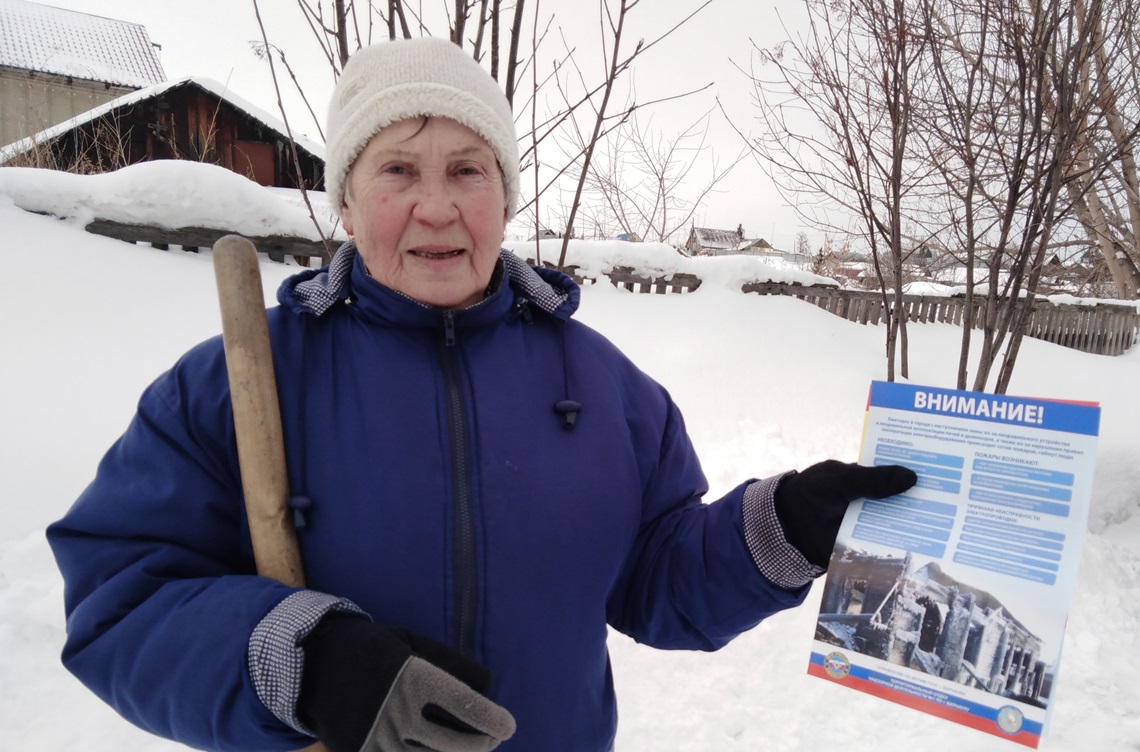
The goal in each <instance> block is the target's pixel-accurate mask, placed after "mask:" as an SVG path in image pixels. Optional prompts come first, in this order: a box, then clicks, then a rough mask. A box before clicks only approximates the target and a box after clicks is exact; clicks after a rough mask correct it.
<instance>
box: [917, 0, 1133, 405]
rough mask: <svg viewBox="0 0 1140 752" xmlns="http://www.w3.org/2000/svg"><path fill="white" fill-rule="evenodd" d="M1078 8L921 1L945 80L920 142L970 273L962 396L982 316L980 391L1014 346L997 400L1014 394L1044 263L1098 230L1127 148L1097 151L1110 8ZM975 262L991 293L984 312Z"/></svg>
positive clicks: (1038, 0) (927, 102) (938, 81)
mask: <svg viewBox="0 0 1140 752" xmlns="http://www.w3.org/2000/svg"><path fill="white" fill-rule="evenodd" d="M1079 5H1080V7H1079V8H1077V7H1075V6H1072V7H1071V6H1070V4H1069V3H1065V2H1060V0H1026V1H1025V2H1010V1H1009V0H973V1H972V2H963V1H962V0H925V1H924V3H923V13H924V23H925V25H926V29H927V34H928V37H929V38H930V48H929V49H930V54H931V59H932V61H933V66H932V67H933V70H934V71H935V74H936V75H935V76H933V77H932V79H931V81H932V83H933V86H931V87H930V89H929V90H928V91H926V92H925V97H926V98H925V99H924V101H923V105H922V106H921V107H920V108H919V111H920V112H921V113H922V120H923V123H924V127H922V128H921V129H920V131H921V132H922V133H923V134H924V146H925V149H924V152H923V156H924V157H925V158H926V159H928V160H929V163H930V164H931V165H932V167H933V169H934V170H935V171H936V172H937V173H938V174H939V175H940V176H941V178H942V185H943V188H944V189H943V191H942V192H941V195H940V197H939V198H938V199H937V200H935V201H933V202H931V207H932V209H931V210H932V212H934V213H936V214H940V215H941V216H942V217H943V219H944V225H945V226H946V228H947V234H948V235H949V236H950V237H953V238H954V240H955V244H956V248H957V249H958V252H959V253H960V254H961V257H962V260H963V262H964V263H965V265H966V289H967V292H966V295H967V311H968V314H967V318H966V322H965V324H966V325H965V326H964V328H963V337H962V347H961V354H960V357H959V368H958V385H959V387H960V388H966V384H967V380H968V375H967V372H966V365H967V362H968V356H969V354H970V351H971V331H972V326H973V324H974V323H975V322H974V320H973V318H972V316H973V312H974V311H975V310H979V311H980V312H981V314H982V317H983V318H982V319H981V320H980V321H978V322H976V323H977V324H979V325H980V327H981V345H980V353H979V364H978V370H977V373H976V374H975V375H974V379H973V386H972V388H973V389H975V390H984V389H985V388H986V386H987V384H988V383H990V381H991V379H992V378H993V377H994V368H995V366H996V364H997V360H998V358H999V357H1001V356H1002V348H1003V347H1004V348H1005V350H1004V358H1003V362H1002V365H1001V368H1000V370H999V371H998V372H997V375H996V380H995V382H994V390H995V391H997V392H1004V391H1005V390H1006V389H1007V388H1008V386H1009V381H1010V378H1011V376H1012V373H1013V368H1014V365H1015V364H1016V361H1017V354H1018V352H1019V349H1020V344H1021V341H1022V338H1023V336H1024V333H1025V330H1026V328H1027V326H1028V322H1029V318H1030V316H1031V314H1032V307H1033V300H1034V297H1035V295H1036V293H1037V291H1038V289H1039V285H1040V282H1041V278H1042V274H1043V272H1044V269H1045V266H1046V261H1047V259H1048V258H1050V257H1051V254H1052V253H1054V250H1053V249H1060V248H1061V246H1060V245H1059V244H1058V239H1059V237H1060V235H1062V234H1064V233H1066V232H1068V229H1067V227H1066V222H1068V221H1069V220H1070V218H1071V217H1073V216H1076V217H1077V218H1078V219H1081V220H1082V221H1083V222H1085V223H1086V225H1085V226H1086V228H1089V227H1091V226H1092V225H1090V224H1088V223H1090V222H1095V221H1096V220H1095V219H1094V218H1095V217H1096V216H1097V214H1098V212H1100V210H1101V204H1100V202H1099V200H1098V196H1097V194H1096V193H1095V192H1094V191H1092V188H1093V187H1094V186H1095V185H1096V184H1097V182H1098V181H1100V180H1101V179H1102V177H1103V175H1104V174H1105V173H1106V170H1107V169H1108V167H1109V165H1110V164H1112V163H1113V161H1114V160H1117V159H1118V158H1119V155H1120V151H1119V150H1118V148H1117V147H1116V146H1112V147H1110V148H1108V149H1096V148H1094V142H1095V139H1096V137H1097V134H1098V132H1099V131H1100V130H1101V129H1102V128H1103V124H1104V123H1105V122H1106V120H1107V119H1106V117H1105V113H1104V110H1103V108H1102V107H1101V105H1100V104H1098V102H1103V101H1104V99H1103V97H1102V96H1098V94H1097V89H1098V86H1097V84H1096V83H1095V80H1094V64H1095V59H1096V54H1097V52H1096V51H1097V50H1098V49H1100V48H1101V43H1100V41H1098V38H1097V32H1098V30H1099V29H1101V28H1102V27H1101V26H1100V24H1101V22H1102V16H1101V12H1102V8H1103V5H1102V3H1101V2H1099V0H1092V2H1090V3H1089V4H1088V5H1087V6H1085V5H1084V4H1083V3H1081V4H1079ZM1100 214H1101V216H1102V217H1103V212H1100ZM1070 224H1071V223H1070ZM1089 235H1090V237H1091V236H1093V235H1094V233H1093V232H1092V231H1091V230H1090V231H1089ZM978 262H984V264H985V276H984V278H983V281H984V282H985V283H986V287H985V288H984V302H983V304H982V305H981V306H979V307H977V308H975V306H974V305H973V303H974V300H973V295H974V291H975V282H976V281H977V279H976V277H975V274H976V267H977V265H978Z"/></svg>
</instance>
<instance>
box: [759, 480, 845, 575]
mask: <svg viewBox="0 0 1140 752" xmlns="http://www.w3.org/2000/svg"><path fill="white" fill-rule="evenodd" d="M784 475H787V473H783V474H781V475H776V476H773V477H771V478H766V479H764V480H758V481H754V482H752V483H749V484H748V485H747V486H746V487H745V489H744V504H743V508H742V510H741V511H742V514H743V517H744V540H745V542H747V544H748V552H749V553H751V554H752V561H754V562H756V568H757V569H759V570H760V574H762V575H764V577H766V578H767V579H768V580H769V581H770V582H772V583H773V584H775V585H777V586H779V587H782V588H784V589H786V590H795V589H796V588H799V587H803V586H804V585H806V584H808V583H809V582H811V581H812V580H814V579H815V578H816V577H819V576H820V575H821V574H823V573H824V572H826V571H827V570H826V569H824V568H823V567H817V566H815V565H814V564H812V563H811V562H809V561H808V560H807V559H806V558H804V555H803V554H802V553H800V551H799V549H797V548H796V547H795V546H793V545H792V544H791V543H788V541H787V539H785V538H784V529H783V528H782V527H781V526H780V520H779V518H778V517H777V516H776V501H775V498H776V486H777V485H778V484H779V483H780V479H781V478H783V477H784Z"/></svg>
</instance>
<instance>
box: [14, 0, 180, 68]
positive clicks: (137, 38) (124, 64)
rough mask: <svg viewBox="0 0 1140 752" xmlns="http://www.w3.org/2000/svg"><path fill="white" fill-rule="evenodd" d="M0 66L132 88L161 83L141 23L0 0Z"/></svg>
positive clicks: (20, 0) (18, 0)
mask: <svg viewBox="0 0 1140 752" xmlns="http://www.w3.org/2000/svg"><path fill="white" fill-rule="evenodd" d="M0 66H6V67H10V68H23V69H26V70H32V71H37V72H41V73H49V74H54V75H60V76H71V77H72V78H79V79H85V80H88V81H98V82H99V83H105V84H112V85H116V86H131V87H136V88H137V87H143V86H151V85H152V84H156V83H160V82H161V81H163V80H165V78H166V73H165V72H163V70H162V63H160V62H159V60H158V53H157V50H156V49H155V46H154V45H153V44H152V43H151V41H150V36H149V35H148V34H147V31H146V28H145V27H144V26H142V25H141V24H136V23H130V22H128V21H118V20H116V19H113V18H103V17H101V16H93V15H90V14H88V13H77V12H75V11H71V10H64V9H62V8H52V7H50V6H47V5H41V4H39V3H32V2H28V0H0Z"/></svg>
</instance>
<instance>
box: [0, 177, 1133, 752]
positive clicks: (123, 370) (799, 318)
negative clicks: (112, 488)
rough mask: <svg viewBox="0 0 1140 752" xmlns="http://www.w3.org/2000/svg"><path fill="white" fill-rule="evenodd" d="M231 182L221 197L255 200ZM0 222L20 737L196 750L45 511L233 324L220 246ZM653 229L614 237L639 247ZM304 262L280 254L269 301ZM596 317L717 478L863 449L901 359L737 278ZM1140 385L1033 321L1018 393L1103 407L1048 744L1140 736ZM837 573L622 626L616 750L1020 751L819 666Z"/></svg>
mask: <svg viewBox="0 0 1140 752" xmlns="http://www.w3.org/2000/svg"><path fill="white" fill-rule="evenodd" d="M0 172H3V171H0ZM186 180H188V181H189V180H191V179H190V178H187V179H186ZM183 187H184V188H185V189H186V190H185V191H184V194H185V195H187V196H190V195H193V196H196V198H195V201H196V202H198V203H197V204H196V205H195V206H194V207H187V211H188V212H189V211H190V209H191V208H192V209H193V210H194V211H196V212H200V211H208V210H209V208H210V207H203V206H201V205H200V203H201V202H202V201H204V200H207V199H205V198H204V196H206V195H208V192H202V191H196V190H190V189H191V188H193V186H187V185H186V184H185V182H184V183H183ZM112 198H113V197H111V196H108V195H106V194H104V195H102V197H101V200H103V201H105V202H106V201H109V200H111V199H112ZM227 198H229V197H227V196H226V195H220V196H215V197H214V198H213V200H215V201H217V202H218V203H219V205H220V206H223V205H226V204H227V203H228V204H229V205H230V206H231V207H232V205H233V204H235V203H238V202H234V201H229V202H227ZM230 211H231V212H232V211H233V209H232V208H231V209H230ZM258 221H259V222H261V221H263V220H262V219H261V217H260V216H259V219H258ZM0 227H3V236H2V237H3V240H2V242H0V260H2V263H3V265H4V268H6V269H8V275H7V284H6V285H5V291H4V294H3V295H2V296H0V320H2V321H3V332H4V333H3V361H2V366H0V393H2V394H3V395H4V397H5V399H4V400H3V401H2V402H0V426H3V430H2V432H0V510H2V512H3V520H4V522H3V525H0V656H3V660H2V662H0V665H2V666H3V668H0V675H2V677H3V680H2V681H0V728H3V729H4V732H5V734H4V741H3V743H2V744H0V749H11V750H22V751H27V750H63V749H83V750H88V751H89V752H127V751H137V752H142V751H144V750H169V749H177V748H179V747H177V746H176V745H172V744H170V743H168V742H164V741H161V740H157V739H154V738H152V737H149V736H148V735H146V734H145V733H143V732H141V731H138V730H136V729H134V728H133V727H131V726H129V725H128V724H126V723H125V722H124V721H122V720H120V719H119V718H118V717H117V716H115V715H114V713H113V712H112V711H110V710H109V709H108V708H106V707H105V706H104V705H102V703H100V702H99V701H98V700H96V699H95V698H94V697H93V696H91V695H90V694H89V693H88V692H87V691H86V690H85V689H83V688H82V687H81V686H80V685H79V684H78V683H77V682H76V681H75V680H74V679H72V678H71V677H70V676H69V675H68V674H67V673H66V672H65V671H64V670H63V669H62V667H61V666H60V664H59V659H58V654H59V649H60V647H61V645H62V642H63V635H64V624H63V608H62V583H61V581H60V579H59V576H58V574H57V573H56V570H55V567H54V563H53V562H52V559H51V555H50V553H49V551H48V547H47V544H46V542H45V541H44V537H43V528H44V526H45V525H46V524H47V523H48V522H50V521H52V520H54V519H55V518H57V517H58V516H60V515H61V514H62V513H63V512H64V510H66V509H67V507H68V506H69V505H70V504H71V502H72V501H73V500H74V499H75V497H76V496H77V495H78V494H79V492H80V491H81V490H82V488H83V487H84V485H85V484H86V483H87V481H88V480H89V479H90V478H91V476H92V474H93V472H94V469H95V465H96V463H97V462H98V459H99V457H100V456H101V455H102V453H103V452H104V451H105V450H106V448H107V447H108V446H109V445H110V443H111V442H112V441H113V440H114V439H115V438H116V437H117V435H118V434H119V433H120V432H121V431H122V430H123V428H124V427H125V426H126V423H127V421H128V419H129V418H130V415H131V414H132V412H133V409H134V403H135V401H136V399H137V397H138V395H139V393H140V392H141V390H142V389H143V387H144V386H145V385H146V384H147V383H149V382H150V380H151V379H153V378H154V377H155V376H157V375H158V374H159V373H160V372H161V371H163V370H165V369H166V368H167V367H168V366H169V365H170V364H171V363H172V362H173V361H174V359H175V358H176V357H177V356H178V355H180V354H181V353H182V352H183V351H184V350H185V349H186V348H187V347H189V346H190V345H192V344H194V343H195V342H197V341H199V340H201V339H203V338H205V337H208V336H211V335H213V334H215V333H216V332H217V331H218V330H219V321H218V314H217V306H216V298H215V293H214V287H213V285H214V282H213V269H212V266H211V263H210V258H209V254H208V253H202V254H189V253H183V252H179V251H170V252H163V251H158V250H154V249H150V248H143V247H136V246H132V245H128V244H125V243H121V242H118V241H114V240H110V239H106V238H100V237H95V236H91V235H88V234H86V233H84V232H83V231H82V229H81V227H80V226H79V225H78V223H76V222H69V221H59V220H56V219H53V218H50V217H45V216H40V215H35V214H30V213H28V212H25V211H23V210H21V209H19V208H17V207H16V206H15V204H14V202H13V201H12V200H11V199H10V198H7V197H5V196H4V195H3V190H2V189H0ZM633 248H634V247H633V246H629V245H628V244H624V245H623V244H617V243H614V244H608V245H607V246H606V247H605V248H600V249H599V251H598V252H599V253H603V252H604V253H605V254H608V255H609V256H611V257H619V258H620V257H621V255H622V254H625V253H634V252H635V251H634V250H632V249H633ZM641 250H642V251H644V249H641ZM663 263H665V262H663ZM669 263H671V262H669ZM295 270H296V268H295V267H288V266H285V265H282V264H273V263H269V262H266V263H265V264H264V265H263V276H264V279H265V286H266V292H267V297H270V298H271V297H272V293H273V290H274V289H275V287H276V285H277V283H278V282H279V281H280V280H282V279H284V278H285V277H286V276H287V275H288V274H290V273H291V272H293V271H295ZM738 273H741V272H731V273H728V272H726V274H729V275H730V276H731V274H738ZM579 317H580V318H581V319H582V320H584V321H585V322H586V323H589V324H591V325H592V326H594V327H596V328H597V329H599V330H601V331H602V332H603V333H604V334H606V335H607V336H608V337H610V338H611V339H612V340H614V341H615V342H616V343H617V344H618V345H619V346H621V347H622V348H624V349H625V350H626V352H628V353H629V354H630V355H631V356H632V357H633V359H634V360H635V361H636V362H638V363H639V364H640V365H641V366H642V367H643V368H644V369H645V370H646V371H648V372H649V373H650V374H652V375H653V376H655V377H656V378H657V379H658V380H659V381H661V382H662V383H663V384H664V385H665V386H666V387H667V388H668V389H669V390H670V391H671V392H672V394H673V396H674V397H675V399H676V401H677V402H678V404H679V405H680V406H681V408H682V410H683V411H684V413H685V417H686V421H687V423H688V426H689V429H690V432H691V434H692V437H693V440H694V443H695V444H696V447H697V450H698V452H699V453H700V454H701V456H702V459H703V461H704V465H705V471H706V473H707V475H708V476H709V480H710V483H711V484H712V487H713V488H712V495H713V496H714V497H715V496H719V495H720V494H721V493H724V492H726V491H727V490H729V489H730V488H731V487H732V486H735V485H736V484H737V483H738V482H740V481H742V480H744V479H747V478H750V477H759V476H764V475H767V474H771V473H776V472H779V471H782V470H785V469H790V468H802V467H804V466H806V465H808V464H811V463H813V462H816V461H819V460H822V459H825V458H827V457H836V458H839V459H844V460H852V459H854V457H855V456H856V454H857V451H858V442H859V436H860V432H861V429H862V413H863V407H864V404H865V401H866V394H867V389H868V385H869V382H870V381H871V380H872V379H877V378H882V377H883V374H884V365H883V359H882V355H881V352H882V340H883V331H882V329H881V328H876V327H866V326H860V325H858V324H852V323H849V322H846V321H843V320H841V319H839V318H837V317H834V316H831V315H830V314H827V313H825V312H823V311H821V310H819V309H817V308H814V307H812V306H810V305H808V304H805V303H801V302H799V301H796V300H792V299H786V298H763V297H759V296H754V295H744V294H740V293H738V292H732V291H730V290H729V289H728V288H727V286H726V285H717V284H708V285H704V286H702V287H701V289H699V290H697V291H696V292H694V293H692V294H688V295H676V296H673V295H637V294H632V293H627V292H625V291H621V290H617V289H615V288H613V287H612V286H610V285H608V284H604V283H603V284H598V285H593V286H590V287H587V288H585V289H584V291H583V298H582V306H581V311H580V314H579ZM910 337H911V341H910V348H911V352H912V367H911V372H912V378H913V380H914V381H915V382H917V383H925V384H931V385H935V386H944V387H951V386H953V381H954V373H955V368H956V362H957V340H958V330H957V328H955V327H953V326H951V325H945V324H928V325H923V326H915V327H912V329H911V334H910ZM1138 385H1140V348H1135V349H1134V350H1133V351H1131V352H1130V353H1128V354H1127V355H1124V356H1121V357H1118V358H1107V357H1099V356H1093V355H1088V354H1084V353H1080V352H1076V351H1073V350H1067V349H1064V348H1060V347H1057V346H1053V345H1048V344H1046V343H1043V342H1039V341H1036V340H1026V341H1025V343H1024V344H1023V346H1022V354H1021V356H1020V361H1019V365H1018V372H1017V374H1016V375H1015V378H1014V380H1013V387H1012V388H1011V390H1010V391H1011V392H1013V393H1017V394H1025V395H1032V396H1039V397H1052V398H1062V399H1079V400H1092V401H1099V402H1100V403H1101V405H1102V407H1103V419H1102V429H1101V441H1100V452H1099V459H1098V463H1097V477H1096V484H1095V490H1094V498H1093V502H1092V517H1091V519H1090V523H1089V529H1090V532H1089V536H1088V538H1087V540H1086V544H1085V549H1084V558H1083V561H1082V567H1081V575H1080V581H1079V584H1078V591H1077V594H1076V600H1075V603H1074V607H1073V611H1072V613H1071V616H1070V620H1069V626H1068V632H1067V636H1066V638H1065V645H1064V655H1063V658H1062V663H1061V669H1060V674H1059V678H1058V689H1057V691H1056V695H1055V700H1054V702H1055V711H1054V715H1053V724H1052V728H1051V729H1050V730H1049V733H1048V734H1047V736H1046V739H1045V743H1044V747H1043V748H1044V749H1047V750H1072V751H1074V752H1075V751H1076V750H1086V749H1095V750H1140V714H1138V713H1137V708H1138V707H1140V683H1137V682H1136V681H1134V680H1133V678H1132V676H1131V672H1130V670H1129V669H1130V662H1129V661H1128V659H1127V656H1128V655H1130V653H1131V651H1132V650H1133V649H1135V648H1136V646H1137V642H1136V641H1137V637H1136V635H1137V632H1138V627H1140V399H1138V395H1137V386H1138ZM819 590H820V588H819V587H818V586H817V587H816V588H815V589H814V590H813V593H812V595H811V596H810V597H809V599H808V603H807V605H805V606H804V607H802V608H800V609H798V610H795V611H793V612H789V613H785V614H781V615H779V616H777V617H775V618H773V619H770V620H769V621H767V622H765V623H764V624H762V625H761V626H760V627H759V628H757V629H756V630H754V631H753V632H751V633H749V634H747V635H744V636H743V637H741V638H739V639H738V640H737V641H736V642H734V643H732V644H731V645H729V646H728V647H727V648H725V649H724V650H722V651H720V652H719V653H715V654H697V653H667V652H659V651H654V650H650V649H646V648H643V647H641V646H638V645H635V644H633V643H632V642H631V641H630V640H629V639H627V638H625V637H623V636H620V635H616V634H615V635H614V636H613V637H612V639H611V650H612V653H613V664H614V674H615V681H616V684H617V691H618V697H619V703H620V712H621V722H620V729H619V734H618V744H617V747H618V749H620V750H623V751H624V752H629V751H634V752H636V751H640V750H654V751H657V750H708V751H715V752H720V751H730V750H759V749H763V750H779V751H784V750H813V751H814V750H823V749H831V748H835V749H844V750H847V751H848V752H863V751H864V750H866V751H867V752H870V751H871V750H874V751H875V752H890V751H898V752H903V751H904V750H905V751H906V752H912V751H913V750H915V749H925V750H942V749H960V750H982V751H986V750H1003V749H1013V747H1012V745H1011V744H1010V743H1009V742H1006V741H1003V740H1001V739H998V738H996V737H991V736H988V735H984V734H981V733H979V732H976V731H971V730H968V729H964V728H960V727H958V726H955V725H952V724H949V723H946V722H943V721H939V720H936V719H933V718H930V717H928V716H924V715H922V714H919V713H917V712H915V711H912V710H907V709H904V708H901V707H898V706H895V705H892V704H889V703H885V702H882V701H879V700H875V699H873V698H870V697H868V696H865V695H860V694H858V693H855V692H851V691H849V690H846V689H843V688H840V687H836V686H833V685H831V684H829V683H827V682H824V681H820V680H819V679H814V678H811V677H808V676H807V674H806V668H807V659H808V652H809V647H810V644H811V638H812V634H813V630H814V623H815V609H816V608H817V607H818V599H819Z"/></svg>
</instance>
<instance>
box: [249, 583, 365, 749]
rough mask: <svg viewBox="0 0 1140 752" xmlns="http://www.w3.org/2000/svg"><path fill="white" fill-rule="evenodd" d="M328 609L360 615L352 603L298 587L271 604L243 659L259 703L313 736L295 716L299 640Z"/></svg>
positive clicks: (300, 661) (301, 659)
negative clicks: (271, 607)
mask: <svg viewBox="0 0 1140 752" xmlns="http://www.w3.org/2000/svg"><path fill="white" fill-rule="evenodd" d="M330 611H343V612H346V613H354V614H362V615H365V616H367V614H365V613H364V611H362V610H361V609H360V608H359V607H358V606H357V605H356V604H355V603H353V602H352V601H349V600H346V599H344V598H337V597H336V596H335V595H328V594H326V593H318V592H317V591H315V590H298V591H297V592H295V593H293V594H292V595H290V596H289V597H287V598H286V599H285V600H283V601H281V602H280V603H278V604H277V605H276V606H274V608H273V610H272V611H270V612H269V613H268V614H266V615H265V618H263V619H262V620H261V621H259V622H258V623H257V626H256V627H254V629H253V634H251V635H250V637H249V648H248V656H247V661H248V664H249V675H250V677H251V679H252V680H253V688H254V690H255V691H256V692H257V697H258V699H259V700H261V702H262V704H264V705H265V707H266V708H268V709H269V711H270V712H271V713H273V715H275V716H276V717H277V718H278V720H280V721H281V722H282V723H284V724H285V725H287V726H288V727H289V728H291V729H293V730H294V731H299V732H301V733H302V734H307V735H309V736H316V734H314V733H313V732H312V731H311V730H310V729H308V728H306V727H305V725H304V724H303V723H301V721H300V719H298V718H297V698H298V697H300V695H301V672H302V669H303V668H304V665H305V651H304V650H302V648H301V642H302V641H303V640H304V639H305V638H306V637H308V635H309V632H312V631H313V628H314V627H316V626H317V622H319V621H320V620H321V619H322V618H323V617H324V616H325V614H327V613H329V612H330Z"/></svg>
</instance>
